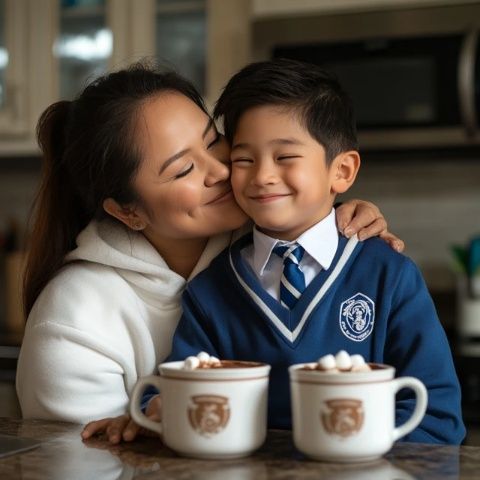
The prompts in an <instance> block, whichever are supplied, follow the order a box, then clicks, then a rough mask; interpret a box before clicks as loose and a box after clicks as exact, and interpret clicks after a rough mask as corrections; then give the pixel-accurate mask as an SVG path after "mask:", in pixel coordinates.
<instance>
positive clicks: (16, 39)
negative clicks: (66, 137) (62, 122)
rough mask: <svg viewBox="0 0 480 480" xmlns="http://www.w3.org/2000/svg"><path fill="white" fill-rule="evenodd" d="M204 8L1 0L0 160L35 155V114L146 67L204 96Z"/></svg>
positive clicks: (139, 0) (155, 0)
mask: <svg viewBox="0 0 480 480" xmlns="http://www.w3.org/2000/svg"><path fill="white" fill-rule="evenodd" d="M206 9H207V0H41V1H40V0H0V156H11V155H31V154H36V153H38V148H37V146H36V140H35V127H36V123H37V121H38V118H39V116H40V114H41V113H42V111H43V110H44V109H45V108H46V107H47V106H48V105H50V104H51V103H53V102H55V101H58V100H60V99H72V98H73V97H74V96H75V95H76V94H77V93H78V92H79V91H81V89H82V88H83V87H84V86H85V85H86V84H87V83H88V81H90V80H92V79H93V78H95V77H97V76H98V75H101V74H103V73H105V72H107V71H109V70H115V69H119V68H122V67H124V66H126V65H128V64H130V63H132V62H134V61H138V60H142V59H145V58H147V59H150V60H152V61H157V60H158V59H160V63H162V64H164V65H166V66H168V65H171V66H173V65H175V66H176V67H177V71H179V72H180V73H181V74H183V75H185V76H187V77H188V78H190V79H191V80H192V81H193V82H194V83H195V84H196V86H197V87H198V88H199V89H200V90H201V91H202V93H205V89H206V42H207V39H206V37H207V35H206V28H207V15H206Z"/></svg>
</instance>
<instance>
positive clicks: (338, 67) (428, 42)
mask: <svg viewBox="0 0 480 480" xmlns="http://www.w3.org/2000/svg"><path fill="white" fill-rule="evenodd" d="M290 21H291V22H295V23H297V26H296V28H293V29H292V28H290V29H283V32H286V31H287V33H286V34H285V35H283V36H282V35H278V34H277V35H276V36H275V35H273V36H271V38H270V40H269V41H270V44H269V49H270V53H269V56H270V57H284V58H292V59H297V60H302V61H306V62H310V63H315V64H318V65H321V66H323V67H325V68H326V69H328V70H330V71H332V72H333V73H335V74H336V76H337V77H338V78H339V80H340V82H341V83H342V85H343V87H344V88H345V90H346V91H347V92H348V93H349V94H350V97H351V98H352V100H353V104H354V109H355V117H356V120H357V129H358V138H359V142H360V147H361V148H362V149H363V150H365V149H366V150H392V149H395V150H402V149H425V148H428V149H436V148H442V149H443V148H458V147H467V148H470V147H473V148H474V149H475V151H478V148H480V132H479V121H480V45H479V42H480V33H479V32H480V3H479V4H476V5H472V4H469V5H463V6H458V4H457V6H450V7H442V8H417V9H411V10H389V11H381V12H363V13H351V14H343V15H329V16H318V17H315V16H313V17H310V18H308V19H303V22H304V23H303V27H302V19H301V18H297V19H295V20H293V19H291V20H290ZM277 22H278V19H277ZM259 27H260V26H258V25H257V26H256V28H257V33H258V28H259ZM270 28H272V27H271V25H270ZM280 30H282V29H281V28H280Z"/></svg>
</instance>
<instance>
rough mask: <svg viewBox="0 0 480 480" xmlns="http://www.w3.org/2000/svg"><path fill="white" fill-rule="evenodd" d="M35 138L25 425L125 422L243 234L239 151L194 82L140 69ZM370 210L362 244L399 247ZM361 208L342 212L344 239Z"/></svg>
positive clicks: (359, 221) (105, 80)
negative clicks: (221, 256)
mask: <svg viewBox="0 0 480 480" xmlns="http://www.w3.org/2000/svg"><path fill="white" fill-rule="evenodd" d="M38 139H39V144H40V146H41V148H42V151H43V156H44V161H45V171H44V176H43V182H42V185H41V190H40V193H39V197H38V200H37V205H36V220H35V224H34V227H33V232H32V239H33V242H32V247H31V250H30V255H29V260H28V265H27V272H26V278H25V310H26V313H27V314H28V322H27V326H26V331H25V338H24V341H23V345H22V349H21V353H20V357H19V362H18V374H17V393H18V397H19V400H20V405H21V408H22V413H23V415H24V417H37V418H46V419H56V420H65V421H72V422H80V423H85V422H88V421H89V420H92V419H94V418H102V417H109V416H117V415H120V414H122V413H124V412H125V410H126V407H127V404H128V395H129V392H130V391H131V389H132V388H133V386H134V384H135V382H136V380H137V378H138V377H140V376H143V375H148V374H151V373H153V371H154V370H155V368H156V365H157V364H158V363H159V362H161V361H162V359H163V358H165V357H166V355H167V354H168V353H169V350H170V341H171V337H172V335H173V331H174V329H175V326H176V324H177V322H178V319H179V317H180V306H179V299H180V295H181V293H182V290H183V288H184V286H185V283H186V281H188V279H189V278H192V276H194V275H195V274H196V273H197V272H199V271H200V270H201V269H203V268H205V266H206V265H208V263H209V261H210V260H211V259H212V258H213V257H214V256H215V255H217V254H218V253H219V252H220V251H221V250H222V249H223V248H224V247H225V246H226V245H228V243H229V241H230V239H231V233H230V232H231V231H232V230H234V229H238V228H239V227H241V226H242V225H243V224H244V223H245V221H246V217H245V215H244V214H243V212H242V211H241V210H240V209H239V207H238V206H237V205H236V203H235V201H234V199H233V196H232V193H231V189H230V184H229V168H228V163H229V149H228V146H227V144H226V143H225V140H224V139H223V137H222V136H221V135H219V133H218V132H217V130H216V127H215V125H214V123H213V122H212V120H211V118H210V117H209V115H208V114H207V112H206V109H205V107H204V105H203V102H202V99H201V97H200V96H199V94H198V93H197V92H196V91H195V89H194V88H193V87H192V86H191V85H190V83H189V82H187V81H186V80H184V79H182V78H181V77H179V76H177V75H176V74H174V73H158V72H155V71H154V70H152V69H149V68H146V67H142V66H139V65H136V66H133V67H132V68H130V69H127V70H122V71H119V72H117V73H112V74H110V75H107V76H106V77H102V78H99V79H98V80H96V81H94V82H93V83H92V84H90V85H89V86H88V87H87V88H86V89H85V90H84V91H83V93H82V94H81V95H80V96H79V97H78V98H77V99H76V100H74V101H73V102H67V101H62V102H58V103H56V104H54V105H52V106H50V107H49V108H48V109H47V110H46V111H45V112H44V113H43V115H42V117H41V118H40V121H39V125H38ZM360 206H362V208H363V210H359V212H360V214H359V216H358V217H355V219H354V220H353V221H352V222H351V223H350V229H351V230H353V231H357V230H359V226H365V225H366V224H370V226H369V227H368V228H367V229H364V231H363V232H362V231H361V232H360V233H363V234H366V235H371V234H372V233H379V232H383V233H384V237H385V238H386V239H387V240H389V241H390V242H394V243H395V242H397V243H398V242H399V241H398V240H397V239H396V238H395V237H393V236H392V235H390V234H388V233H386V228H385V221H384V220H383V217H382V216H381V215H380V213H379V212H378V209H376V207H374V206H372V205H371V204H366V205H365V204H363V205H362V204H360ZM358 207H359V204H358V202H351V203H350V204H347V205H345V206H344V207H343V212H342V215H341V216H340V217H339V225H340V227H345V225H346V224H348V223H349V222H350V219H351V216H352V215H353V213H354V212H355V210H356V209H357V208H358ZM362 212H363V213H362ZM372 222H373V223H372ZM350 233H352V232H350ZM400 248H403V247H402V245H401V242H400Z"/></svg>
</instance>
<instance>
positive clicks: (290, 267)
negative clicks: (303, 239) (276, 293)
mask: <svg viewBox="0 0 480 480" xmlns="http://www.w3.org/2000/svg"><path fill="white" fill-rule="evenodd" d="M273 253H275V254H276V255H278V256H279V257H281V258H282V259H283V273H282V278H281V279H280V302H281V303H282V305H283V306H284V307H287V308H289V309H292V308H293V307H294V306H295V304H296V303H297V300H298V299H299V298H300V296H301V295H302V293H303V291H304V290H305V276H304V275H303V272H302V270H301V269H300V266H299V265H298V263H299V262H300V260H301V259H302V257H303V254H304V253H305V250H304V249H303V247H301V246H300V245H299V244H298V243H294V244H293V245H288V246H279V245H278V246H276V247H275V248H274V249H273Z"/></svg>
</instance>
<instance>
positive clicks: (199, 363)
mask: <svg viewBox="0 0 480 480" xmlns="http://www.w3.org/2000/svg"><path fill="white" fill-rule="evenodd" d="M263 365H264V364H263V363H259V362H247V361H242V360H219V359H218V358H217V357H213V356H211V355H209V354H208V353H206V352H200V353H198V354H197V355H196V356H191V357H187V358H186V359H185V362H184V364H183V369H184V370H199V369H201V370H205V369H220V368H253V367H261V366H263Z"/></svg>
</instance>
